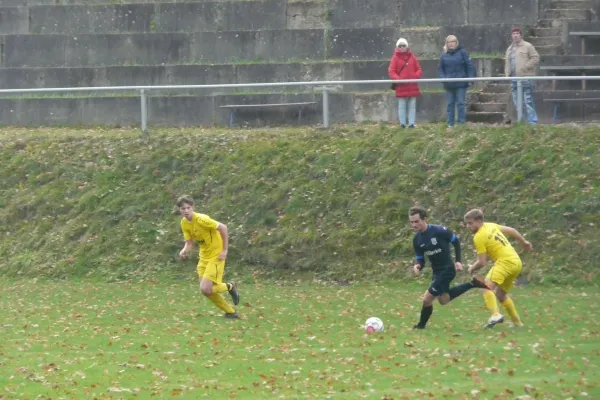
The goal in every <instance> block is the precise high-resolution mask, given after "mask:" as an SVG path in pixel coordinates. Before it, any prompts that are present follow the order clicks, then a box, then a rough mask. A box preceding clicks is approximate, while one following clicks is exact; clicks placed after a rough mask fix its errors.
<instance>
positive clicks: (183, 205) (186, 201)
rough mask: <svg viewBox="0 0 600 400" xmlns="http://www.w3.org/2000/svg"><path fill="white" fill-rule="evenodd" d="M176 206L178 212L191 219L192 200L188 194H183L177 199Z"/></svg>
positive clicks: (192, 212) (192, 211)
mask: <svg viewBox="0 0 600 400" xmlns="http://www.w3.org/2000/svg"><path fill="white" fill-rule="evenodd" d="M177 207H179V212H180V213H181V215H182V216H183V217H185V218H187V219H189V220H190V221H191V220H192V216H193V215H194V200H193V199H192V198H191V197H190V196H188V195H183V196H181V197H179V198H178V199H177Z"/></svg>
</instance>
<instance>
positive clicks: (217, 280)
mask: <svg viewBox="0 0 600 400" xmlns="http://www.w3.org/2000/svg"><path fill="white" fill-rule="evenodd" d="M204 264H205V265H204V270H203V271H202V272H203V275H202V279H201V280H200V291H201V292H202V294H203V295H205V296H206V297H207V298H208V299H209V300H210V301H211V302H212V303H213V304H214V305H215V306H217V307H218V308H220V309H221V310H223V311H224V312H225V316H226V317H228V318H237V313H236V312H235V309H234V308H233V307H232V306H231V305H230V304H229V303H227V301H225V299H224V298H223V296H221V293H222V292H224V291H227V285H226V284H224V283H223V282H222V281H221V280H222V279H223V272H224V268H225V262H223V261H209V262H205V263H204ZM198 273H200V268H199V270H198Z"/></svg>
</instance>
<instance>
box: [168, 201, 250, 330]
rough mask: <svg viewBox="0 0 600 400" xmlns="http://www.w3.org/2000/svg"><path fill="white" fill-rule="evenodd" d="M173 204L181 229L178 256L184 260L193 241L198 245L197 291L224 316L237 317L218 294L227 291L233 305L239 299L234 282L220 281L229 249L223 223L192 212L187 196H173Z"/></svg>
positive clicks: (190, 202) (225, 228) (225, 227)
mask: <svg viewBox="0 0 600 400" xmlns="http://www.w3.org/2000/svg"><path fill="white" fill-rule="evenodd" d="M177 207H179V212H181V215H182V216H183V218H182V219H181V230H182V231H183V238H184V239H185V246H184V247H183V249H181V251H180V252H179V258H181V259H182V260H184V259H186V258H187V256H188V254H189V252H190V250H192V248H193V247H194V242H198V243H199V244H200V257H199V261H198V276H199V277H200V291H201V292H202V294H203V295H205V296H206V297H207V298H208V299H209V300H210V301H212V302H213V303H214V304H215V305H216V306H217V307H219V308H220V309H221V310H223V311H225V317H226V318H238V314H237V312H236V311H235V309H234V308H233V307H232V306H231V305H230V304H229V303H227V301H226V300H225V299H224V298H223V296H221V293H223V292H229V294H230V295H231V299H232V300H233V304H234V305H238V304H239V302H240V295H239V292H238V290H237V286H236V284H235V282H229V283H223V273H224V272H225V259H226V258H227V250H228V248H229V236H228V234H227V225H225V224H222V223H220V222H217V221H215V220H213V219H212V218H210V217H209V216H208V215H205V214H200V213H197V212H194V200H192V198H191V197H190V196H181V197H180V198H179V199H177Z"/></svg>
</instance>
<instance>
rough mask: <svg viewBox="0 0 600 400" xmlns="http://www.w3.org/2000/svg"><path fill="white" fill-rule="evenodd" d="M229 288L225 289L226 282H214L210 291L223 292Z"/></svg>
mask: <svg viewBox="0 0 600 400" xmlns="http://www.w3.org/2000/svg"><path fill="white" fill-rule="evenodd" d="M228 290H229V289H227V284H226V283H215V284H213V289H212V292H213V293H223V292H227V291H228Z"/></svg>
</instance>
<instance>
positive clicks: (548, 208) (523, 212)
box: [0, 125, 600, 281]
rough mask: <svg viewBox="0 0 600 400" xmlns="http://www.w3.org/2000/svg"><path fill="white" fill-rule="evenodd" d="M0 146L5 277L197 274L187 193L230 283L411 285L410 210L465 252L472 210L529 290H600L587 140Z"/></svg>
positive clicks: (307, 136)
mask: <svg viewBox="0 0 600 400" xmlns="http://www.w3.org/2000/svg"><path fill="white" fill-rule="evenodd" d="M0 140H1V142H0V163H1V164H2V173H1V175H0V188H1V189H0V190H1V192H0V205H1V210H0V225H1V230H2V232H0V234H1V235H2V241H1V242H0V256H1V258H0V263H1V265H0V273H3V274H6V275H16V274H20V275H36V276H38V275H44V276H73V275H76V276H98V277H102V278H108V279H124V278H136V277H138V278H143V277H148V276H153V275H156V274H157V273H163V272H168V273H173V272H175V273H178V274H179V273H182V271H189V270H190V269H191V270H193V267H192V265H193V263H194V261H193V260H192V261H190V262H189V264H180V263H178V262H177V261H176V255H177V251H178V250H179V248H180V246H181V243H182V239H181V236H180V232H179V227H178V221H179V217H178V215H177V214H176V213H174V209H173V203H174V200H175V199H176V197H177V196H178V195H180V194H183V193H188V194H191V195H192V196H194V198H195V199H196V200H197V203H198V204H197V209H198V210H199V211H202V212H206V213H208V214H209V215H211V216H212V217H213V218H215V219H217V220H219V221H221V222H223V223H226V224H227V225H228V226H229V232H230V236H231V250H230V254H229V267H228V268H229V270H230V271H232V272H237V273H243V274H245V273H246V272H252V273H254V274H258V273H264V274H267V275H268V274H276V275H278V276H288V277H289V276H291V275H290V274H292V273H294V274H296V275H302V274H304V273H310V274H311V275H312V274H314V273H317V274H319V275H320V276H323V277H329V278H335V279H359V278H370V277H375V276H377V277H380V278H387V277H404V276H405V275H406V273H407V272H406V271H407V267H408V266H409V265H410V264H411V257H412V256H413V254H412V249H411V235H412V232H411V231H410V229H409V227H408V225H407V221H406V219H407V218H406V213H407V210H408V208H409V207H410V206H411V205H413V204H415V203H418V204H421V205H424V206H426V207H428V208H430V210H431V214H432V217H431V219H430V221H431V222H433V223H443V224H447V225H448V226H450V227H451V228H453V229H455V230H457V232H458V233H460V235H461V237H462V238H463V243H465V244H468V245H469V247H470V244H471V235H470V233H468V232H467V231H466V230H465V229H464V228H463V227H462V226H461V220H462V215H463V214H464V213H465V212H466V211H467V210H468V209H469V208H470V207H474V206H478V207H483V208H484V210H485V212H486V215H487V218H488V219H489V220H493V221H495V222H498V223H502V224H508V225H511V226H514V227H516V228H518V229H519V230H520V231H521V232H522V233H524V234H526V235H527V238H528V239H529V240H530V241H532V243H533V244H534V247H535V251H534V252H533V253H530V254H527V255H524V260H525V266H526V267H525V268H526V269H525V273H526V274H527V275H528V276H529V277H530V278H531V279H537V280H540V279H548V278H552V280H554V281H561V280H567V279H568V280H572V279H573V278H575V279H577V280H595V279H596V276H597V273H596V271H597V268H598V263H597V253H598V250H599V249H598V241H597V232H598V226H599V224H600V212H599V210H600V200H599V199H600V189H599V187H598V183H599V181H600V178H599V176H600V152H599V149H600V135H598V132H597V128H593V127H590V128H578V127H539V128H535V129H531V128H529V127H513V128H504V127H486V126H476V127H469V128H464V129H455V130H453V131H451V132H447V131H446V130H445V129H442V128H441V127H440V126H438V125H427V126H423V127H419V128H417V129H414V130H400V129H398V128H395V127H392V126H388V125H351V126H340V127H336V128H334V129H332V130H331V131H321V130H318V129H313V128H293V129H292V128H286V129H256V130H240V131H237V130H207V129H195V130H179V129H163V130H157V131H154V132H152V134H151V138H150V140H149V141H144V140H140V139H139V134H138V133H137V132H135V131H128V130H102V129H94V130H90V129H59V128H52V129H49V128H40V129H34V130H25V129H9V128H5V129H3V130H2V131H0ZM515 246H517V248H518V249H519V251H520V248H519V247H518V244H515ZM465 254H466V256H465V258H466V259H467V261H469V260H472V257H473V255H472V253H471V252H470V251H467V252H466V253H465ZM296 275H295V276H296Z"/></svg>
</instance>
